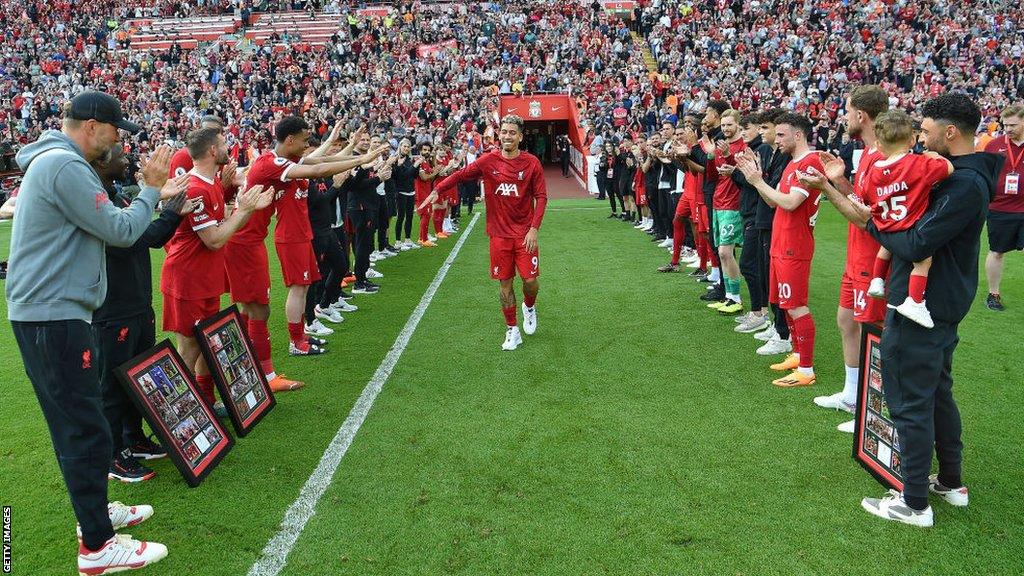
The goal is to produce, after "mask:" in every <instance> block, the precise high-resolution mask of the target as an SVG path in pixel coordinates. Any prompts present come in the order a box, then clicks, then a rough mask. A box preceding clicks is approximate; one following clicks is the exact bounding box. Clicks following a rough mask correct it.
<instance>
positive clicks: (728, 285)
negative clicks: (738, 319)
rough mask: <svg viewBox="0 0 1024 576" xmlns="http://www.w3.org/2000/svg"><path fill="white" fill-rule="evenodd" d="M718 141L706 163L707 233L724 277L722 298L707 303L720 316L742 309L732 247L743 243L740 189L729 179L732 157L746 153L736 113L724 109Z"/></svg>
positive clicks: (738, 276)
mask: <svg viewBox="0 0 1024 576" xmlns="http://www.w3.org/2000/svg"><path fill="white" fill-rule="evenodd" d="M721 129H722V140H719V141H718V142H716V143H715V150H714V158H713V159H711V160H710V161H709V162H708V169H709V172H712V173H717V174H718V178H717V182H716V184H715V196H714V204H713V205H712V208H713V209H714V210H713V214H712V218H711V221H712V224H711V231H712V234H713V236H714V244H715V246H718V259H719V261H721V263H722V274H723V276H724V278H725V280H724V284H725V298H724V299H722V300H720V301H718V302H712V303H711V304H708V308H711V309H712V310H718V311H719V312H721V313H723V314H735V313H737V312H740V311H741V310H743V304H742V300H741V297H740V278H741V276H740V265H739V262H737V261H736V245H737V244H742V242H743V218H742V216H740V187H739V186H738V185H737V184H736V182H735V181H733V179H732V173H733V172H734V171H735V170H736V157H737V155H738V154H740V153H741V152H743V151H744V150H747V145H746V144H745V143H744V142H743V134H742V133H741V132H740V113H739V112H737V111H735V110H731V109H730V110H726V111H725V112H723V113H722V118H721Z"/></svg>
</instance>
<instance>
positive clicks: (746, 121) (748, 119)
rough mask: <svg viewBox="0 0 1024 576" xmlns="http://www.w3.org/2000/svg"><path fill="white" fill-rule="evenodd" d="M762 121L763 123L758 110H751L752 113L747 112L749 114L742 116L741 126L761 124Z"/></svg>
mask: <svg viewBox="0 0 1024 576" xmlns="http://www.w3.org/2000/svg"><path fill="white" fill-rule="evenodd" d="M760 123H761V115H760V114H758V113H757V112H750V113H747V114H744V115H742V116H740V126H743V127H744V128H745V127H747V126H750V125H751V124H760Z"/></svg>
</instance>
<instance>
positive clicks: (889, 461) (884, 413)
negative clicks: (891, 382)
mask: <svg viewBox="0 0 1024 576" xmlns="http://www.w3.org/2000/svg"><path fill="white" fill-rule="evenodd" d="M862 326H863V330H862V334H863V335H862V336H861V342H860V375H859V379H858V384H857V415H856V417H855V422H856V425H855V427H854V434H853V437H854V440H853V458H854V459H855V460H857V462H860V465H861V466H863V467H864V469H865V470H867V471H868V472H869V473H870V474H871V475H872V476H874V477H875V478H876V479H877V480H878V481H879V482H881V483H882V484H883V485H884V486H887V487H889V488H894V489H896V490H900V491H902V490H903V472H902V467H901V465H900V463H901V462H902V454H901V452H900V439H899V436H898V435H897V434H896V426H895V425H893V423H892V420H890V419H889V407H888V406H887V405H886V403H885V395H884V394H883V393H882V384H883V383H882V328H881V327H879V326H877V325H875V324H863V325H862Z"/></svg>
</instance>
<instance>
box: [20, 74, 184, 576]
mask: <svg viewBox="0 0 1024 576" xmlns="http://www.w3.org/2000/svg"><path fill="white" fill-rule="evenodd" d="M118 128H120V129H123V130H128V131H130V132H137V131H138V129H139V128H138V126H136V125H134V124H131V123H130V122H127V121H126V120H124V118H123V116H122V114H121V109H120V105H119V103H118V102H117V101H116V100H115V99H114V98H112V97H110V96H108V95H106V94H103V93H100V92H84V93H82V94H80V95H78V96H76V97H75V98H74V100H72V102H71V103H70V105H68V106H67V107H66V108H65V113H64V128H63V130H62V131H61V132H57V131H48V132H45V133H44V134H43V135H42V136H40V138H39V140H37V141H36V142H34V143H32V144H29V145H28V146H25V147H24V148H23V149H22V150H21V151H19V152H18V155H17V162H18V164H19V166H21V168H22V169H23V170H25V176H24V179H23V180H22V184H21V191H20V193H19V198H18V217H17V218H15V219H14V227H13V232H12V236H11V255H10V269H9V274H8V279H7V308H8V317H9V319H10V321H11V326H12V328H13V331H14V336H15V338H16V340H17V342H18V347H19V349H20V350H21V356H22V360H23V362H24V365H25V372H26V373H27V374H28V377H29V380H31V381H32V386H33V388H34V389H35V393H36V396H37V397H38V400H39V405H40V407H41V408H42V411H43V416H44V417H45V418H46V423H47V426H48V427H49V430H50V436H51V439H52V441H53V447H54V451H55V452H56V455H57V461H58V463H59V465H60V469H61V472H62V474H63V476H64V482H65V484H66V486H67V489H68V493H69V495H70V497H71V504H72V506H73V507H74V510H75V516H76V517H77V518H78V522H79V525H80V527H81V537H82V545H83V546H84V548H86V549H87V550H89V551H96V550H100V549H101V548H102V547H104V546H105V543H108V542H109V541H111V539H112V538H113V536H114V527H113V526H112V523H111V519H110V517H109V516H108V502H107V472H108V470H109V466H110V460H111V446H112V445H111V435H110V434H111V433H110V427H109V425H108V424H107V420H106V418H105V417H104V414H103V403H102V397H101V393H100V381H99V372H98V367H99V366H98V361H97V358H96V355H97V349H96V344H95V341H94V338H93V331H92V329H91V327H90V323H91V321H92V316H93V311H94V310H95V309H96V308H98V307H99V306H100V305H101V304H102V303H103V300H104V299H105V297H106V295H107V278H106V266H105V252H104V250H105V246H106V244H108V243H109V244H111V245H114V246H121V247H127V246H131V245H132V244H133V243H134V242H135V241H136V240H137V239H138V238H139V236H141V235H142V233H143V232H144V231H145V230H146V227H147V226H148V225H149V223H150V220H151V219H152V216H153V210H154V208H155V206H156V203H157V200H158V199H159V196H160V190H159V188H161V187H163V186H164V184H165V182H166V180H167V172H168V164H169V160H170V151H169V150H168V149H166V147H161V148H160V149H158V150H157V152H156V153H155V154H154V157H153V158H152V159H151V160H150V161H149V162H148V163H147V165H146V166H145V168H144V169H143V175H144V178H145V180H146V182H147V183H148V184H149V185H147V186H143V188H142V190H141V192H140V193H139V196H138V198H136V200H135V201H134V202H132V203H131V205H130V206H128V207H127V208H124V209H121V208H118V207H116V206H115V205H114V204H112V203H111V202H110V198H109V197H108V195H107V192H106V191H105V190H104V188H103V185H102V184H101V183H100V180H99V178H98V177H97V175H96V172H95V171H94V170H93V168H92V167H91V166H90V165H89V162H90V161H92V160H95V159H97V158H102V157H104V156H105V155H107V154H109V153H110V150H111V149H112V148H113V147H114V146H117V145H118ZM168 188H169V187H168ZM164 192H168V190H167V189H166V188H165V190H164ZM155 546H157V547H160V548H163V547H162V546H161V545H159V544H157V545H155ZM164 554H166V549H164ZM79 562H80V566H81V562H82V556H81V551H80V556H79Z"/></svg>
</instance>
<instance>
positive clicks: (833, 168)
mask: <svg viewBox="0 0 1024 576" xmlns="http://www.w3.org/2000/svg"><path fill="white" fill-rule="evenodd" d="M818 158H819V159H820V160H821V163H822V164H823V165H824V166H825V176H828V179H829V180H839V179H840V178H843V177H844V176H846V162H843V160H842V159H841V158H836V157H835V156H834V155H832V154H830V153H828V152H818Z"/></svg>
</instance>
